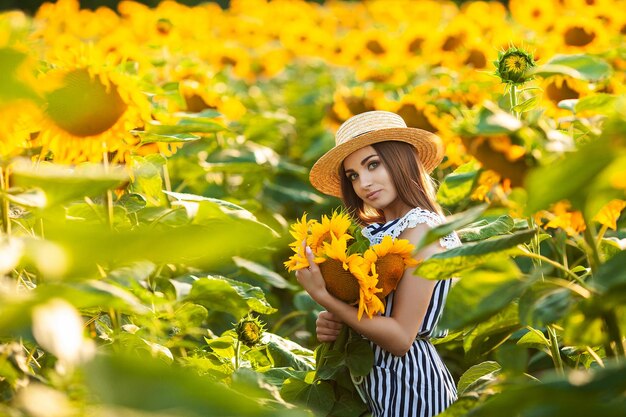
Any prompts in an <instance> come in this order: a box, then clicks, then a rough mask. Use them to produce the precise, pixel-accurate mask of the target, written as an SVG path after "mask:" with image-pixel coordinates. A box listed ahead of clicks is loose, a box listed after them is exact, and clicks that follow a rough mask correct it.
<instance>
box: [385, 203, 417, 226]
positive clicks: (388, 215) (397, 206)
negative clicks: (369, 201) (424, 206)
mask: <svg viewBox="0 0 626 417" xmlns="http://www.w3.org/2000/svg"><path fill="white" fill-rule="evenodd" d="M412 208H413V207H409V206H408V205H406V204H404V202H402V201H400V200H397V201H396V202H394V203H392V204H390V205H388V206H387V207H385V208H384V209H383V213H384V214H385V221H387V222H388V221H390V220H394V219H399V218H400V217H402V216H404V215H405V214H407V213H408V212H409V210H411V209H412Z"/></svg>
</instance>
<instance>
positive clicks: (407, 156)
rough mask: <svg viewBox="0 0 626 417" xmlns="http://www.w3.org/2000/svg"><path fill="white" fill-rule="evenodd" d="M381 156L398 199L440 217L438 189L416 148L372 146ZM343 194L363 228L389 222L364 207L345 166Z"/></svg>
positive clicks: (400, 144)
mask: <svg viewBox="0 0 626 417" xmlns="http://www.w3.org/2000/svg"><path fill="white" fill-rule="evenodd" d="M372 147H373V148H374V150H375V151H376V153H377V154H378V155H379V156H380V159H381V161H382V164H383V166H384V167H385V169H387V172H389V175H390V177H391V180H392V181H393V184H394V185H395V187H396V191H397V193H398V197H399V198H400V199H401V200H402V202H403V203H405V204H406V205H408V206H409V207H421V208H423V209H427V210H430V211H433V212H435V213H439V214H442V213H441V207H439V204H437V201H436V199H435V186H434V184H433V180H432V178H431V177H430V176H429V175H428V174H427V173H426V172H425V171H424V168H423V167H422V163H421V162H420V160H419V157H418V156H417V151H416V149H415V148H414V147H413V145H411V144H409V143H405V142H398V141H387V142H378V143H374V144H372ZM340 171H341V172H340V173H339V174H340V175H339V177H340V178H341V194H342V196H343V203H344V205H345V206H346V208H347V209H348V211H349V212H350V213H351V214H352V215H353V216H354V217H355V218H356V219H357V220H359V221H361V222H362V223H364V224H367V223H379V222H384V221H386V219H385V216H384V214H383V211H382V210H376V209H374V208H372V207H370V206H367V205H365V204H364V202H363V200H361V199H360V198H359V197H358V196H357V195H356V193H355V192H354V188H353V187H352V182H351V181H350V180H349V179H348V178H347V177H346V173H345V169H344V167H343V164H341V168H340Z"/></svg>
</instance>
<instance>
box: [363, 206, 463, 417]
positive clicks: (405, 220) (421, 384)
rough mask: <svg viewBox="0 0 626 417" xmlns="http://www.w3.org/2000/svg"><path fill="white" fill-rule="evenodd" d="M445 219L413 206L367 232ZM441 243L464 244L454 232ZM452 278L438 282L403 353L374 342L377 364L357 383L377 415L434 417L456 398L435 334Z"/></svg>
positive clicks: (373, 235)
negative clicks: (409, 343)
mask: <svg viewBox="0 0 626 417" xmlns="http://www.w3.org/2000/svg"><path fill="white" fill-rule="evenodd" d="M442 222H443V218H442V217H441V216H439V215H438V214H436V213H433V212H431V211H428V210H424V209H421V208H419V207H418V208H414V209H412V210H411V211H409V212H408V213H407V214H406V215H404V216H403V217H401V218H399V219H395V220H391V221H389V222H387V223H385V224H372V225H369V226H367V227H365V228H364V229H363V230H362V233H363V235H364V236H365V237H367V238H368V239H369V240H370V242H371V243H372V244H376V243H380V241H382V238H383V236H385V235H391V236H392V237H393V238H397V237H398V236H399V235H400V234H401V233H402V232H403V231H404V230H405V229H407V228H412V227H415V226H417V225H418V224H424V223H426V224H427V225H428V226H430V227H435V226H437V225H439V224H441V223H442ZM440 244H441V245H442V246H443V247H444V248H446V249H450V248H453V247H456V246H459V245H460V244H461V242H460V240H459V238H458V236H457V235H456V234H455V233H451V234H450V235H447V236H445V237H444V238H442V239H441V240H440ZM451 284H452V280H451V279H447V280H442V281H438V282H437V283H436V285H435V288H434V290H433V295H432V298H431V300H430V305H429V306H428V310H427V311H426V315H425V317H424V322H423V323H422V325H421V327H420V330H419V332H418V335H417V338H416V339H415V341H414V342H413V344H412V345H411V348H410V349H409V351H408V352H407V353H406V354H405V355H404V356H394V355H392V354H391V353H389V352H387V351H385V350H384V349H382V348H381V347H379V346H378V345H376V344H374V343H372V348H373V350H374V367H373V369H372V371H371V372H370V373H369V374H368V375H367V376H366V377H365V378H364V379H363V381H362V382H361V383H360V384H359V385H358V388H359V389H360V390H361V391H364V393H365V395H364V397H365V400H366V402H367V403H368V406H369V407H370V409H371V411H372V415H373V416H374V417H382V416H385V417H403V416H406V417H414V416H419V417H430V416H435V415H437V414H439V413H441V412H442V411H443V410H445V409H446V408H447V407H448V406H449V405H450V404H452V402H454V401H455V400H456V386H455V384H454V381H453V380H452V376H451V375H450V372H449V371H448V368H447V367H446V365H445V364H444V363H443V361H442V360H441V358H440V357H439V354H438V353H437V351H436V350H435V347H434V346H433V345H432V343H431V342H430V340H429V339H430V337H436V336H441V335H440V334H433V332H436V330H435V327H436V325H437V321H438V320H439V317H440V316H441V313H442V311H443V307H444V304H445V301H446V296H447V295H448V291H449V289H450V286H451ZM393 297H394V293H393V292H392V293H391V294H389V295H388V296H387V303H386V307H385V316H390V315H391V312H392V310H393Z"/></svg>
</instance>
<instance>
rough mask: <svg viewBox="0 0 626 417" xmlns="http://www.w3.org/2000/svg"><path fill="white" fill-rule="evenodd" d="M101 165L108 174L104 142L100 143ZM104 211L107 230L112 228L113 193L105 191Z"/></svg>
mask: <svg viewBox="0 0 626 417" xmlns="http://www.w3.org/2000/svg"><path fill="white" fill-rule="evenodd" d="M102 165H103V166H104V172H105V173H107V174H108V173H109V153H108V152H107V146H106V142H102ZM104 201H105V202H104V204H105V206H104V209H105V211H106V217H107V224H108V226H109V228H113V192H112V191H111V190H107V192H106V195H105V198H104Z"/></svg>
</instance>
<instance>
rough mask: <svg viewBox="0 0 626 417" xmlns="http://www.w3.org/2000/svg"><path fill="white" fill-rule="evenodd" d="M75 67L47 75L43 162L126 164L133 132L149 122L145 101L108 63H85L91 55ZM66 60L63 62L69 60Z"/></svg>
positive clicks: (43, 81) (134, 140)
mask: <svg viewBox="0 0 626 417" xmlns="http://www.w3.org/2000/svg"><path fill="white" fill-rule="evenodd" d="M81 52H84V53H85V54H84V55H83V56H74V58H75V63H74V64H73V65H72V64H71V63H68V62H67V61H66V62H65V66H64V67H59V68H54V69H52V70H50V71H48V72H47V73H46V74H44V75H43V76H42V78H41V80H40V81H41V84H42V85H43V88H44V90H45V93H44V101H45V109H44V112H45V117H44V119H43V121H42V127H41V131H40V134H39V141H40V142H41V145H42V152H41V155H42V157H49V156H51V157H52V158H53V159H54V160H55V161H56V162H61V163H76V162H83V161H96V162H97V161H102V159H103V155H105V154H107V153H108V154H114V158H113V162H122V161H125V160H126V159H127V157H128V155H129V153H130V152H131V151H132V149H133V148H134V147H135V145H137V144H138V142H139V141H138V138H136V137H134V136H133V135H132V134H131V133H130V131H131V130H132V129H138V128H139V129H140V128H143V126H144V125H145V123H146V121H148V120H150V118H151V108H150V103H149V101H148V99H147V97H146V96H145V95H144V94H143V93H142V92H141V91H140V90H139V89H138V87H137V86H136V85H135V83H134V82H133V81H132V79H131V78H130V77H128V76H127V75H125V74H123V73H121V72H119V71H114V70H112V69H110V68H108V67H107V66H106V65H105V64H104V63H102V62H98V61H94V62H91V63H86V62H85V60H89V57H92V58H94V57H96V56H97V54H90V53H89V52H90V51H89V50H83V51H78V52H76V53H78V54H81ZM69 57H70V55H65V56H64V58H66V59H67V58H69Z"/></svg>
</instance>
